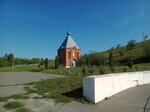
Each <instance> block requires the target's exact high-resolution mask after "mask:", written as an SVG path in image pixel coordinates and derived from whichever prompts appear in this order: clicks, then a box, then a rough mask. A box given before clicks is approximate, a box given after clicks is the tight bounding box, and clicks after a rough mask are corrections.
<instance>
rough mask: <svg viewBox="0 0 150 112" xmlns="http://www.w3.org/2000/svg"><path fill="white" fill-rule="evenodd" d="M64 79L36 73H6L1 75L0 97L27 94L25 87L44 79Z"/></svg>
mask: <svg viewBox="0 0 150 112" xmlns="http://www.w3.org/2000/svg"><path fill="white" fill-rule="evenodd" d="M59 77H64V76H63V75H55V74H44V73H34V72H5V73H0V96H10V95H13V94H21V93H25V91H24V89H23V88H24V87H25V86H24V85H22V84H26V83H30V82H37V81H40V80H44V79H50V78H59Z"/></svg>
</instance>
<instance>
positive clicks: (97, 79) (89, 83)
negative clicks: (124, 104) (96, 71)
mask: <svg viewBox="0 0 150 112" xmlns="http://www.w3.org/2000/svg"><path fill="white" fill-rule="evenodd" d="M148 83H150V71H144V72H129V73H114V74H107V75H97V76H88V77H85V78H84V79H83V96H84V97H85V98H86V99H87V100H89V101H91V102H94V103H98V102H100V101H102V100H104V99H105V98H106V97H110V96H112V95H114V94H116V93H119V92H121V91H124V90H126V89H128V88H131V87H134V86H137V85H143V84H148Z"/></svg>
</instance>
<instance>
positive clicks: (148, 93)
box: [0, 72, 150, 112]
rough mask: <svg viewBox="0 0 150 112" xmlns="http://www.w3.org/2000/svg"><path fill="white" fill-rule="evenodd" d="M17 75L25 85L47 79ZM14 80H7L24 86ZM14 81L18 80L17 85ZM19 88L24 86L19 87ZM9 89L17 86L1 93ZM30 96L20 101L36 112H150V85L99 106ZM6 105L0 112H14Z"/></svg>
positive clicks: (39, 74)
mask: <svg viewBox="0 0 150 112" xmlns="http://www.w3.org/2000/svg"><path fill="white" fill-rule="evenodd" d="M5 74H6V76H7V77H6V78H10V77H9V75H11V73H5ZM12 74H15V73H12ZM16 74H18V77H16V78H17V79H20V80H22V81H23V82H24V83H25V82H26V83H27V82H33V81H38V80H41V79H43V78H45V77H43V76H41V75H43V74H41V73H37V74H36V73H31V72H23V74H24V75H25V74H27V75H26V76H27V77H28V78H26V77H24V76H22V75H21V76H22V77H23V79H21V78H19V74H22V72H21V73H16ZM30 74H32V75H37V77H38V78H37V77H35V76H32V77H31V75H30ZM0 75H2V74H0ZM45 75H46V77H47V78H54V77H59V75H56V76H55V75H52V77H48V76H47V74H45ZM13 76H17V75H13ZM49 76H51V75H49ZM2 77H3V78H4V76H0V83H1V81H2V82H3V83H1V84H2V85H7V83H4V82H5V81H3V80H2V79H1V78H2ZM29 77H30V78H31V79H32V78H33V77H35V79H36V80H35V79H33V80H31V79H30V78H29ZM39 77H40V78H39ZM41 77H42V78H41ZM60 77H62V76H60ZM12 79H13V81H12V82H13V83H12V82H11V81H8V79H7V82H9V85H10V84H23V82H20V81H18V80H16V79H14V78H13V77H12ZM9 80H11V79H9ZM14 80H16V83H15V81H14ZM19 86H23V85H19ZM19 86H18V87H19ZM5 87H6V88H5ZM7 87H17V86H4V88H3V89H2V87H1V89H0V93H1V94H2V93H3V92H4V91H6V90H5V89H7ZM12 90H13V89H12ZM2 91H3V92H2ZM14 91H15V89H14ZM6 92H7V93H8V92H10V91H6ZM3 94H4V93H3ZM30 96H31V98H30V99H27V100H19V101H20V102H23V103H24V104H25V107H26V108H29V109H30V110H32V111H34V112H150V84H147V85H142V86H137V87H134V88H130V89H128V90H126V91H124V92H121V93H119V94H117V95H115V96H113V97H111V98H110V99H108V100H105V101H102V102H101V103H98V104H81V103H79V102H75V101H73V102H70V103H66V104H62V103H55V102H54V100H52V99H33V98H32V97H34V96H36V94H32V95H30ZM12 100H13V99H10V100H9V101H12ZM4 104H5V102H0V112H14V111H13V110H5V109H4V108H3V106H4Z"/></svg>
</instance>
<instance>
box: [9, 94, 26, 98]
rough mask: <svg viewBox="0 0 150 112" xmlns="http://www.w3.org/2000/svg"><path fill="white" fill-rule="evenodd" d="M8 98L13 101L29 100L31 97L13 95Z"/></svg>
mask: <svg viewBox="0 0 150 112" xmlns="http://www.w3.org/2000/svg"><path fill="white" fill-rule="evenodd" d="M8 98H13V99H28V98H29V97H28V96H26V95H22V94H17V95H11V96H9V97H8Z"/></svg>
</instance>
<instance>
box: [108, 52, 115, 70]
mask: <svg viewBox="0 0 150 112" xmlns="http://www.w3.org/2000/svg"><path fill="white" fill-rule="evenodd" d="M113 62H114V60H113V53H112V51H109V67H110V68H112V67H113Z"/></svg>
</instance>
